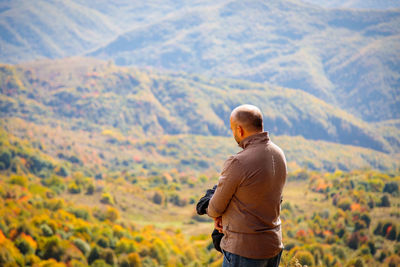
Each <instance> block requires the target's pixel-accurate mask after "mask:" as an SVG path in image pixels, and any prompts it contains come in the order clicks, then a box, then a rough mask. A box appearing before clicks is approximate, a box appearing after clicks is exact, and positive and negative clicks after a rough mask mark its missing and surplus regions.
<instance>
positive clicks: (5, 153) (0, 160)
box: [0, 148, 11, 170]
mask: <svg viewBox="0 0 400 267" xmlns="http://www.w3.org/2000/svg"><path fill="white" fill-rule="evenodd" d="M10 164H11V153H10V151H9V150H8V149H4V148H2V150H1V151H0V170H6V169H8V168H9V167H10Z"/></svg>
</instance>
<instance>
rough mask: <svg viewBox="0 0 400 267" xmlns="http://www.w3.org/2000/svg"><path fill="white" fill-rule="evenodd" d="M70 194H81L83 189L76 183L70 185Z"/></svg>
mask: <svg viewBox="0 0 400 267" xmlns="http://www.w3.org/2000/svg"><path fill="white" fill-rule="evenodd" d="M68 192H69V193H71V194H79V193H80V192H81V188H80V187H79V186H78V185H77V184H76V183H74V182H72V183H70V184H69V185H68Z"/></svg>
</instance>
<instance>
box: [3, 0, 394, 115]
mask: <svg viewBox="0 0 400 267" xmlns="http://www.w3.org/2000/svg"><path fill="white" fill-rule="evenodd" d="M334 2H336V3H337V5H339V3H344V2H343V1H334ZM350 2H351V3H356V2H355V1H350ZM367 2H368V1H367ZM367 2H366V3H367ZM369 2H370V3H372V2H371V1H369ZM389 2H391V1H389ZM357 3H361V1H359V2H357ZM377 3H378V2H377ZM379 3H380V2H379ZM386 3H387V2H386ZM354 5H355V4H354ZM377 5H378V6H381V7H383V6H384V5H385V4H377ZM398 25H400V9H395V10H394V9H390V10H355V9H324V8H321V7H319V6H316V5H313V4H308V3H304V2H301V1H299V0H290V1H289V0H271V1H261V0H255V1H239V0H218V1H211V0H205V1H172V0H171V1H161V0H158V1H140V2H139V1H128V0H118V1H105V0H102V1H83V0H74V1H44V0H38V1H22V0H15V1H2V2H0V61H2V62H6V63H7V62H8V63H16V62H22V61H27V60H31V59H35V58H43V57H49V58H58V57H64V56H70V55H90V56H92V57H98V58H101V59H106V60H110V59H111V60H113V61H115V62H116V63H117V64H118V65H134V66H141V67H143V66H151V67H154V68H158V69H166V70H173V71H184V72H188V73H198V74H201V75H205V76H208V77H228V78H239V79H245V80H250V81H254V82H261V83H264V82H267V83H271V84H275V85H279V86H283V87H289V88H294V89H300V90H303V91H305V92H308V93H311V94H312V95H314V96H316V97H318V98H321V99H323V100H324V101H326V102H327V103H330V104H332V105H337V106H338V107H340V108H342V109H345V110H346V111H348V112H350V113H351V114H353V115H355V116H357V117H359V118H361V119H362V120H366V121H372V122H379V121H383V120H390V119H399V118H400V104H399V103H400V101H399V98H400V96H399V90H398V88H399V87H400V80H399V78H398V77H399V75H400V71H399V70H400V27H398Z"/></svg>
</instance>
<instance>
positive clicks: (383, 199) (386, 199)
mask: <svg viewBox="0 0 400 267" xmlns="http://www.w3.org/2000/svg"><path fill="white" fill-rule="evenodd" d="M380 206H381V207H390V200H389V197H388V196H387V195H383V196H382V197H381V203H380Z"/></svg>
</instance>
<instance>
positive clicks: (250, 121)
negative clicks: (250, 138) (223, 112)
mask: <svg viewBox="0 0 400 267" xmlns="http://www.w3.org/2000/svg"><path fill="white" fill-rule="evenodd" d="M231 120H232V121H234V122H235V123H236V124H238V125H241V126H242V127H243V128H244V129H245V130H246V131H247V132H262V131H263V117H262V113H261V111H260V109H259V108H258V107H256V106H253V105H241V106H238V107H237V108H235V109H234V110H233V111H232V113H231Z"/></svg>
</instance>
